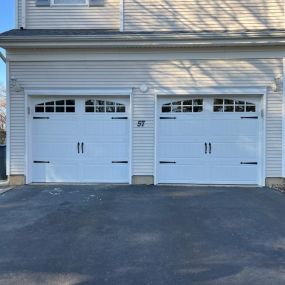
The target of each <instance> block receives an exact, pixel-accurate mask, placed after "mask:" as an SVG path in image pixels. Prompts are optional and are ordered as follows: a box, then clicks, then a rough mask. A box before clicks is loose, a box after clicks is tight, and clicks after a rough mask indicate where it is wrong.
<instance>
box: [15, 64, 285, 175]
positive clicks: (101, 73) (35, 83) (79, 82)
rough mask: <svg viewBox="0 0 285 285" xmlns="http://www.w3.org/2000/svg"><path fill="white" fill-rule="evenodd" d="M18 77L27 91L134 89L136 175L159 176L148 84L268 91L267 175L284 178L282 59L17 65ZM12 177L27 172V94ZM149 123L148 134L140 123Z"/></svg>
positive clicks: (18, 118) (20, 106) (18, 103)
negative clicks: (275, 87)
mask: <svg viewBox="0 0 285 285" xmlns="http://www.w3.org/2000/svg"><path fill="white" fill-rule="evenodd" d="M11 71H12V76H14V77H15V78H17V79H18V80H19V83H20V84H21V86H22V87H24V88H25V89H31V88H39V89H43V88H88V87H89V88H92V87H93V88H94V87H132V88H135V89H133V90H134V95H133V107H134V108H133V111H134V114H133V115H134V125H133V131H134V137H133V145H134V148H133V157H134V160H135V161H133V163H134V169H133V174H136V175H150V174H151V173H153V159H154V108H155V106H154V102H155V101H154V93H153V91H152V90H151V89H150V91H149V92H148V93H146V94H142V93H141V92H140V91H139V90H138V89H137V88H138V87H139V86H140V85H141V84H143V83H145V84H147V85H148V86H150V87H153V88H164V87H170V88H171V87H187V88H191V87H222V86H223V87H227V86H229V87H240V86H243V87H257V86H258V87H268V91H269V93H268V101H267V116H268V119H267V124H266V125H267V126H266V127H267V128H266V130H267V131H266V135H267V148H266V160H267V169H266V173H267V176H271V177H279V176H281V169H282V166H281V159H282V149H281V145H282V94H281V92H279V93H274V92H272V91H271V89H270V86H271V84H272V81H273V78H274V77H275V76H277V75H280V74H282V60H281V59H252V60H247V59H241V60H238V59H235V60H174V61H167V60H163V61H161V60H160V61H149V60H146V61H123V62H122V61H72V62H71V61H70V62H64V61H54V62H47V61H43V62H11ZM11 106H12V107H11V111H12V112H11V128H12V134H11V173H12V174H20V173H24V164H25V156H24V145H25V136H24V94H23V92H19V93H12V94H11ZM141 118H146V120H147V125H146V129H145V130H137V128H135V120H138V119H141Z"/></svg>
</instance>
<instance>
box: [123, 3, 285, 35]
mask: <svg viewBox="0 0 285 285" xmlns="http://www.w3.org/2000/svg"><path fill="white" fill-rule="evenodd" d="M283 2H284V1H283V0H268V1H264V0H251V1H248V0H239V1H236V0H217V1H209V0H199V1H197V0H189V1H185V0H175V1H167V0H158V1H152V0H137V1H133V0H125V5H124V7H125V12H124V19H125V23H124V26H125V29H126V30H127V31H139V30H154V31H157V30H186V31H201V30H211V31H213V30H214V31H215V30H247V29H282V28H283V27H284V17H283V10H284V9H283V7H284V3H283Z"/></svg>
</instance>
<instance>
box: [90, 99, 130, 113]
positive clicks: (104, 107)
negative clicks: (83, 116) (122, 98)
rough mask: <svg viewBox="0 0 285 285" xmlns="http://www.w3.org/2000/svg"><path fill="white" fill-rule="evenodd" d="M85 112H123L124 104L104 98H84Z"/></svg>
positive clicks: (124, 110) (124, 109)
mask: <svg viewBox="0 0 285 285" xmlns="http://www.w3.org/2000/svg"><path fill="white" fill-rule="evenodd" d="M85 112H86V113H125V112H126V106H125V105H124V104H121V103H118V102H113V101H106V100H86V101H85Z"/></svg>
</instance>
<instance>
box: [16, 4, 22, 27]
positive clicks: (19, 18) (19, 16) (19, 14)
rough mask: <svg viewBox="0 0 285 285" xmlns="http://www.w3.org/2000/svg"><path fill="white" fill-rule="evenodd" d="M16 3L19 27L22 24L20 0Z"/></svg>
mask: <svg viewBox="0 0 285 285" xmlns="http://www.w3.org/2000/svg"><path fill="white" fill-rule="evenodd" d="M17 5H18V7H17V12H18V15H17V17H18V28H20V27H21V26H22V0H18V2H17Z"/></svg>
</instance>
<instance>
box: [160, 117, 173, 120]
mask: <svg viewBox="0 0 285 285" xmlns="http://www.w3.org/2000/svg"><path fill="white" fill-rule="evenodd" d="M159 119H161V120H176V117H160V118H159Z"/></svg>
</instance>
